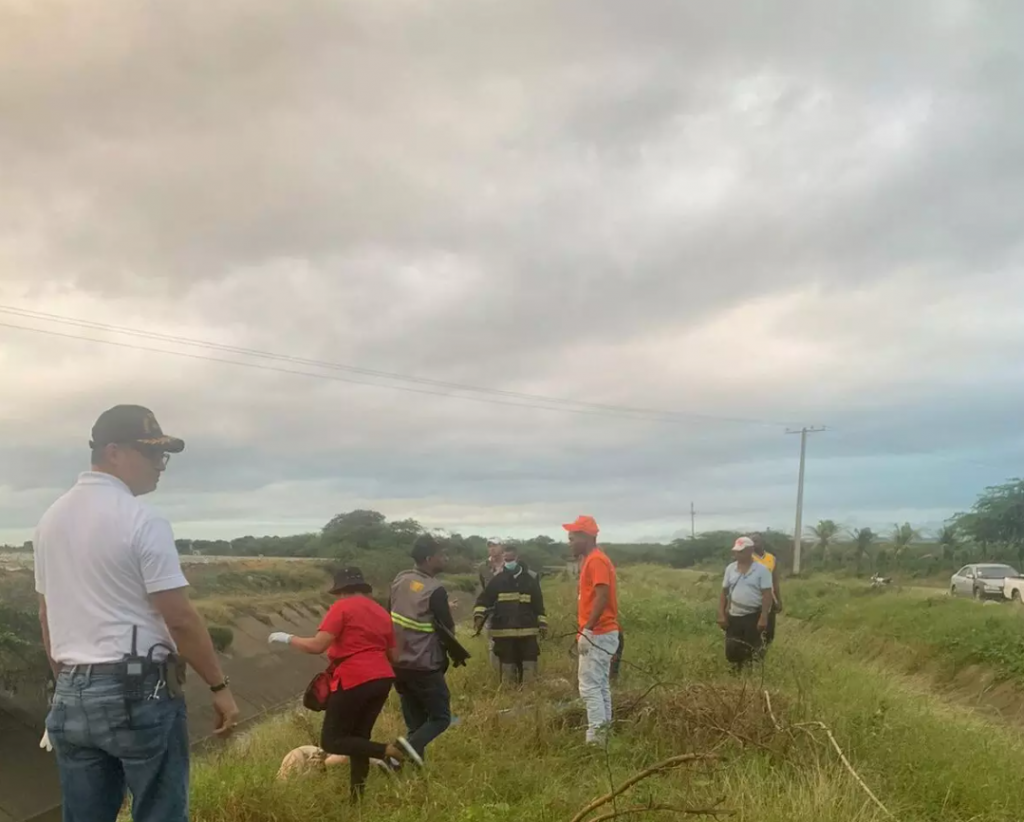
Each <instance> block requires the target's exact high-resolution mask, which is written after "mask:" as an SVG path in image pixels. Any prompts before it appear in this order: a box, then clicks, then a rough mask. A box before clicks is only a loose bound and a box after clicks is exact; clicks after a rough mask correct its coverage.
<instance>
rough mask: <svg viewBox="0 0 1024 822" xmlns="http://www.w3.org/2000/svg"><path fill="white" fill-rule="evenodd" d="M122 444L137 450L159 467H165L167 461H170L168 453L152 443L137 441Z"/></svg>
mask: <svg viewBox="0 0 1024 822" xmlns="http://www.w3.org/2000/svg"><path fill="white" fill-rule="evenodd" d="M124 446H125V447H126V448H131V449H132V450H133V451H137V452H138V453H140V454H142V456H144V457H145V458H146V459H148V460H149V461H150V462H152V463H154V464H156V465H159V466H160V467H161V468H166V467H167V463H169V462H170V461H171V455H170V454H168V453H167V452H166V451H163V450H161V449H160V448H156V447H154V446H152V445H142V444H140V443H137V442H126V443H124Z"/></svg>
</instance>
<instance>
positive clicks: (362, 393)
mask: <svg viewBox="0 0 1024 822" xmlns="http://www.w3.org/2000/svg"><path fill="white" fill-rule="evenodd" d="M1022 33H1024V7H1018V5H1015V4H1010V3H994V4H987V5H985V6H979V5H977V4H971V3H967V2H964V1H963V0H928V1H927V2H926V1H925V0H910V1H909V2H906V3H901V4H898V5H897V6H892V5H891V4H882V3H879V2H842V3H836V4H826V5H823V4H816V3H811V2H807V0H788V1H787V2H780V3H776V4H772V6H771V8H770V9H769V8H767V7H764V6H763V4H742V3H741V4H735V5H731V6H728V7H725V8H718V7H711V6H709V5H708V4H706V3H697V2H689V1H686V2H684V1H683V0H642V2H639V3H635V4H630V5H629V6H628V7H626V6H624V5H623V4H621V3H618V2H612V1H611V0H587V2H582V1H581V0H569V2H564V3H560V4H557V5H552V4H551V3H546V2H540V1H539V0H517V1H516V2H514V3H513V2H489V3H470V2H467V0H440V2H432V3H426V2H422V0H393V2H389V3H387V4H380V3H371V2H368V0H354V1H353V2H346V3H344V4H342V3H334V2H328V0H304V2H300V3H297V4H289V5H287V6H281V5H280V4H274V3H270V2H266V0H249V2H246V3H240V2H228V3H223V4H219V5H216V6H213V7H211V6H210V5H209V4H204V3H200V2H198V0H185V2H182V3H179V4H175V5H174V6H173V7H157V6H151V5H146V4H142V5H139V4H135V3H129V2H127V0H112V2H109V3H106V4H104V5H102V6H99V7H96V6H91V7H89V8H86V7H84V6H82V5H81V4H72V3H67V2H58V1H57V0H54V2H38V3H37V2H33V3H26V2H23V0H0V122H2V123H3V127H2V128H0V169H3V171H2V175H3V178H2V179H3V185H2V186H0V212H2V213H3V214H4V216H5V218H6V219H4V220H3V221H0V364H2V368H3V374H4V377H5V379H4V389H5V390H4V392H3V393H4V396H3V400H2V401H0V466H2V468H0V543H4V542H8V543H20V542H21V541H23V540H26V539H29V538H30V536H31V532H32V529H33V528H34V526H35V523H36V521H37V520H38V518H39V516H40V515H41V514H42V512H43V511H44V510H45V508H46V506H47V505H49V504H50V503H51V502H52V501H53V499H54V498H55V497H56V496H57V495H59V494H60V493H61V492H62V491H63V490H64V489H65V488H67V487H68V486H69V485H70V484H71V483H73V482H74V478H75V475H76V474H77V472H78V471H79V470H82V469H83V468H84V467H85V466H84V463H85V462H86V461H87V457H88V452H87V448H86V443H87V441H88V438H89V437H88V434H89V429H90V427H91V425H92V423H93V421H94V420H95V418H96V416H97V415H98V414H99V413H100V412H101V411H102V410H103V409H104V408H106V407H109V406H110V405H113V404H116V403H120V402H134V403H141V404H144V405H147V406H149V407H151V408H152V409H153V410H154V412H155V413H156V416H157V417H158V419H159V420H160V421H161V423H162V424H163V426H164V428H165V429H166V430H167V431H168V432H170V433H172V434H175V435H178V436H181V437H183V438H184V439H185V440H186V441H187V443H188V446H187V449H186V451H185V452H184V453H183V454H181V455H179V456H176V457H175V458H174V459H173V460H172V462H171V464H170V466H169V469H168V471H167V473H166V475H165V477H164V479H163V481H162V483H161V488H160V490H159V491H158V492H157V493H156V494H155V495H153V497H152V499H151V501H152V503H153V504H154V505H156V506H157V507H158V508H160V510H162V511H163V512H164V513H166V514H167V515H168V516H169V518H170V519H171V521H172V523H173V525H174V527H175V532H176V534H177V535H178V536H180V537H183V538H230V537H234V536H242V535H245V534H256V535H262V534H274V533H279V534H290V533H300V532H305V531H310V530H317V529H319V528H320V527H321V526H322V525H323V524H324V523H326V522H327V521H328V520H329V519H330V517H331V516H333V515H334V514H335V513H338V512H340V511H346V510H351V509H354V508H360V507H367V508H374V509H377V510H380V511H382V512H383V513H385V514H386V515H388V516H389V517H398V518H404V517H414V518H416V519H417V520H419V521H421V522H422V523H423V524H424V525H427V526H429V527H438V528H448V529H451V530H455V531H461V532H463V533H480V534H502V535H507V536H529V535H533V534H537V533H548V534H550V535H552V536H556V537H557V536H558V535H559V533H560V529H559V524H560V523H561V522H565V521H569V520H571V519H572V518H574V517H575V516H576V515H577V514H579V513H581V512H586V513H590V514H593V515H594V516H595V517H597V518H598V520H599V522H601V524H602V528H603V535H604V536H606V537H607V538H608V539H610V540H613V541H615V540H617V541H626V540H642V539H668V538H671V537H672V536H673V535H675V534H679V533H688V532H689V529H690V513H689V510H690V504H691V502H692V503H693V504H694V506H695V507H696V511H697V518H696V523H697V530H698V531H701V530H703V531H707V530H714V529H718V528H726V527H736V528H752V527H766V526H770V527H774V528H779V529H785V530H787V531H789V530H791V529H792V527H793V519H794V507H795V497H796V474H797V460H798V455H799V437H797V436H792V435H787V434H786V430H787V428H794V427H799V426H802V425H824V426H827V427H828V429H829V430H827V431H825V432H823V433H818V434H814V435H812V436H811V437H810V438H809V444H808V465H807V486H806V498H805V512H804V521H805V523H813V522H815V521H816V520H818V519H822V518H831V519H834V520H836V521H838V522H840V523H842V524H844V525H846V526H850V527H854V526H862V525H870V526H873V527H875V528H876V529H879V530H886V529H891V527H892V524H893V523H895V522H903V521H909V522H911V523H912V524H913V525H915V526H916V527H920V528H924V529H932V528H935V527H937V526H938V525H939V524H941V523H942V522H943V521H944V520H945V519H946V518H948V517H949V516H951V515H952V514H954V513H956V512H957V511H961V510H965V509H967V508H969V507H970V506H971V504H972V503H973V501H974V499H975V498H976V496H977V495H978V493H979V492H981V491H982V490H983V488H984V487H985V486H988V485H993V484H998V483H1000V482H1003V481H1005V480H1006V479H1008V478H1010V477H1014V476H1017V475H1019V474H1021V473H1022V472H1021V470H1020V468H1019V466H1020V463H1021V458H1022V456H1024V436H1022V434H1021V432H1020V426H1019V423H1018V418H1019V416H1020V409H1021V408H1022V407H1024V381H1022V380H1021V376H1022V372H1024V358H1021V357H1020V355H1019V353H1018V352H1019V351H1020V350H1021V344H1022V343H1024V327H1022V324H1021V323H1020V321H1019V306H1021V305H1024V276H1022V272H1021V263H1022V260H1024V252H1022V247H1021V241H1020V240H1019V239H1018V234H1019V226H1020V225H1021V224H1022V219H1021V218H1022V216H1024V215H1022V211H1024V174H1022V173H1021V172H1022V171H1024V148H1022V146H1024V124H1022V122H1021V120H1020V118H1019V116H1018V112H1019V111H1020V110H1021V104H1022V103H1024V71H1022V70H1021V69H1022V68H1024V60H1022V48H1024V46H1022V45H1021V44H1022V43H1024V38H1022V37H1021V36H1020V35H1021V34H1022ZM101 326H105V327H101ZM170 338H174V339H170ZM197 343H205V345H202V344H197ZM243 349H244V350H243ZM253 352H264V355H259V354H256V353H253ZM268 353H269V354H273V355H276V358H273V357H268V356H266V354H268ZM225 360H226V361H227V362H225ZM300 360H301V361H300ZM352 369H356V370H352ZM294 372H301V373H294ZM369 372H377V373H369ZM381 374H387V375H392V376H381ZM456 385H457V386H465V387H464V388H456V387H454V386H456ZM476 389H480V390H476ZM496 392H506V393H504V394H502V393H496ZM597 406H602V407H601V408H599V407H597ZM624 408H629V409H646V410H647V411H646V412H645V413H633V412H629V411H624V410H622V409H624Z"/></svg>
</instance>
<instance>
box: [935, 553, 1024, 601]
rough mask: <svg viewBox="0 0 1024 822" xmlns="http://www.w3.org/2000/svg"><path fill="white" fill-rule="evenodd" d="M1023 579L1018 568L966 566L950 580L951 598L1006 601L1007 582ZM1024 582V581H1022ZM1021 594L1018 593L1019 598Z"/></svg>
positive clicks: (987, 564) (989, 565) (989, 563)
mask: <svg viewBox="0 0 1024 822" xmlns="http://www.w3.org/2000/svg"><path fill="white" fill-rule="evenodd" d="M1008 579H1021V577H1020V574H1019V573H1018V572H1017V569H1016V568H1013V567H1011V566H1009V565H1001V564H999V563H992V562H980V563H977V564H975V565H965V566H964V567H963V568H961V569H960V570H959V571H957V572H956V573H955V574H953V576H952V577H950V579H949V593H950V596H954V597H956V596H965V597H974V598H975V599H1004V598H1006V594H1005V593H1004V591H1005V588H1006V584H1005V583H1006V580H1008ZM1021 582H1024V579H1021ZM1019 596H1020V594H1019V593H1018V597H1019Z"/></svg>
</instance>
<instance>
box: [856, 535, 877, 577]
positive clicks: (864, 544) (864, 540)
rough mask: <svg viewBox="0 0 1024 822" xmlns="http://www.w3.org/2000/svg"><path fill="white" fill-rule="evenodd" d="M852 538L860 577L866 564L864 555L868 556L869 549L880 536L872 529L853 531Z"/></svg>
mask: <svg viewBox="0 0 1024 822" xmlns="http://www.w3.org/2000/svg"><path fill="white" fill-rule="evenodd" d="M850 536H851V537H853V544H854V552H855V553H854V556H855V557H856V560H857V574H858V575H859V574H860V571H861V565H862V564H863V562H864V555H865V554H867V552H868V548H870V547H871V543H873V542H874V541H875V540H876V539H878V534H876V533H875V532H874V531H872V530H871V529H870V528H858V529H857V530H856V531H853V532H852V533H851V534H850Z"/></svg>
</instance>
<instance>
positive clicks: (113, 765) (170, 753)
mask: <svg viewBox="0 0 1024 822" xmlns="http://www.w3.org/2000/svg"><path fill="white" fill-rule="evenodd" d="M158 684H159V679H158V678H157V677H156V676H153V677H150V678H149V679H148V680H147V681H146V694H147V698H145V699H143V700H141V701H136V702H130V703H129V702H126V701H125V698H124V688H123V686H122V684H121V680H120V678H119V677H117V676H114V675H108V674H103V675H99V674H91V673H90V671H89V666H87V665H83V666H80V667H79V668H77V669H76V670H75V671H74V673H71V672H68V671H63V672H61V674H60V676H59V677H58V678H57V688H56V690H55V692H54V695H53V705H52V706H51V708H50V714H49V716H47V718H46V730H47V731H48V732H49V735H50V741H51V742H52V743H53V749H54V752H55V753H56V754H57V767H58V768H59V770H60V787H61V793H62V794H63V802H64V822H115V820H116V819H117V815H118V812H119V811H120V810H121V806H122V805H123V804H124V797H125V788H126V787H127V789H128V790H129V791H130V792H131V795H132V818H133V819H134V820H135V822H188V767H189V744H188V727H187V724H186V717H185V700H184V699H171V698H170V697H169V696H168V695H167V686H166V685H164V686H163V687H161V688H160V689H159V691H158V692H157V686H158ZM155 692H156V696H153V694H154V693H155Z"/></svg>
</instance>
